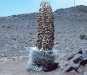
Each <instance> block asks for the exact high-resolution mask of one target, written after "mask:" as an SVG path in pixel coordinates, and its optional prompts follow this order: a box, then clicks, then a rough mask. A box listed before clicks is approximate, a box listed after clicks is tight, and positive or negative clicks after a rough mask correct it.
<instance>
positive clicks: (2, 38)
mask: <svg viewBox="0 0 87 75" xmlns="http://www.w3.org/2000/svg"><path fill="white" fill-rule="evenodd" d="M53 14H54V25H55V45H54V48H55V49H57V50H58V58H57V60H56V61H57V62H60V64H63V63H64V62H66V60H67V58H68V57H69V56H70V55H71V54H72V53H75V52H77V51H79V50H82V51H87V40H82V39H80V35H82V34H87V7H86V6H77V7H76V9H75V8H74V7H71V8H67V9H58V10H56V11H55V12H53ZM36 35H37V13H30V14H20V15H12V16H8V17H0V75H49V74H50V75H85V72H86V71H87V66H85V67H82V68H80V69H79V71H80V73H76V72H70V73H63V72H62V71H61V69H57V70H55V71H52V72H48V73H43V72H40V73H38V72H28V71H26V64H27V57H28V54H29V53H28V52H29V47H32V46H33V45H34V44H35V41H36V37H37V36H36Z"/></svg>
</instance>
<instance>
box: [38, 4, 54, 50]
mask: <svg viewBox="0 0 87 75" xmlns="http://www.w3.org/2000/svg"><path fill="white" fill-rule="evenodd" d="M37 21H38V31H37V33H38V35H37V41H36V47H38V48H39V49H41V48H43V50H52V48H53V45H54V18H53V14H52V8H51V5H50V4H49V3H48V2H42V3H41V4H40V9H39V13H38V18H37Z"/></svg>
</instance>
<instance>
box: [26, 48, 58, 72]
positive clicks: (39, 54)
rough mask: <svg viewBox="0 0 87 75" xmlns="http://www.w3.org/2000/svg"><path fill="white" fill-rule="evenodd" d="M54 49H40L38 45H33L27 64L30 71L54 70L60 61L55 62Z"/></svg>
mask: <svg viewBox="0 0 87 75" xmlns="http://www.w3.org/2000/svg"><path fill="white" fill-rule="evenodd" d="M55 58H56V55H55V52H54V51H50V52H48V51H43V50H38V49H37V48H36V47H32V48H31V49H30V53H29V60H28V64H27V70H28V71H44V72H48V71H52V70H55V69H57V68H58V63H55V62H54V61H55Z"/></svg>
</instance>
